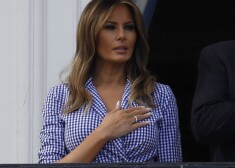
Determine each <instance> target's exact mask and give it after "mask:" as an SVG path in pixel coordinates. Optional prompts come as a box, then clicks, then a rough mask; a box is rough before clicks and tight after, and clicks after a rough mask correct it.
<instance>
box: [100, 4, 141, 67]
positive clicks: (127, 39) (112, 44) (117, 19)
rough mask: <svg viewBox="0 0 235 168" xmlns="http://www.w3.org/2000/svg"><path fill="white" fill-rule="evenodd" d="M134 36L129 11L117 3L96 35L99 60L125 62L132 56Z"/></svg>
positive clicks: (133, 26)
mask: <svg viewBox="0 0 235 168" xmlns="http://www.w3.org/2000/svg"><path fill="white" fill-rule="evenodd" d="M136 36H137V35H136V29H135V23H134V20H133V18H132V15H131V12H130V11H129V9H128V7H126V6H125V5H118V6H117V7H115V8H114V10H113V11H112V13H111V15H110V17H109V18H108V20H107V21H106V23H105V25H104V27H103V28H102V29H101V31H100V33H99V35H98V46H97V52H98V59H99V61H103V63H105V62H109V63H126V62H127V61H128V60H129V59H130V58H131V56H132V53H133V50H134V47H135V42H136V38H137V37H136Z"/></svg>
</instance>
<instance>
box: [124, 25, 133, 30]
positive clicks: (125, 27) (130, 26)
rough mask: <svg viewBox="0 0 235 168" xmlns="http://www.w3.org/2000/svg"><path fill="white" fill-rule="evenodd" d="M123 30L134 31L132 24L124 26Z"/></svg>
mask: <svg viewBox="0 0 235 168" xmlns="http://www.w3.org/2000/svg"><path fill="white" fill-rule="evenodd" d="M124 29H125V30H135V25H134V24H128V25H125V26H124Z"/></svg>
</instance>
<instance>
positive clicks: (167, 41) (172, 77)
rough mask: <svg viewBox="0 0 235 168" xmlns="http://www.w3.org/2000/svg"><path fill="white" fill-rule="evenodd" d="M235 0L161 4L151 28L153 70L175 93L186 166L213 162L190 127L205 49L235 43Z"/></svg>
mask: <svg viewBox="0 0 235 168" xmlns="http://www.w3.org/2000/svg"><path fill="white" fill-rule="evenodd" d="M234 3H235V2H234V0H230V1H229V0H211V1H209V0H158V1H157V4H156V7H155V11H154V14H153V18H152V21H151V23H150V26H149V45H150V59H149V65H148V67H149V69H150V70H151V71H152V72H153V73H154V74H155V75H156V77H157V80H158V82H160V83H164V84H167V85H169V86H170V87H171V89H172V90H173V92H174V94H175V96H176V100H177V104H178V108H179V121H180V129H181V138H182V150H183V158H184V160H183V161H185V162H199V161H200V162H201V161H203V162H204V161H210V158H209V146H208V145H206V144H199V143H197V142H196V141H195V140H194V138H193V135H192V132H191V126H190V112H191V104H192V99H193V95H194V91H195V86H196V81H197V63H198V58H199V55H200V51H201V49H202V48H203V47H205V46H207V45H210V44H212V43H216V42H219V41H224V40H231V39H235V5H234Z"/></svg>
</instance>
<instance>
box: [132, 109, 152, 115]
mask: <svg viewBox="0 0 235 168" xmlns="http://www.w3.org/2000/svg"><path fill="white" fill-rule="evenodd" d="M151 110H152V109H151V108H141V109H137V110H134V111H132V112H129V114H130V116H135V115H142V114H146V113H149V112H151Z"/></svg>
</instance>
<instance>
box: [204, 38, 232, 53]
mask: <svg viewBox="0 0 235 168" xmlns="http://www.w3.org/2000/svg"><path fill="white" fill-rule="evenodd" d="M234 52H235V40H230V41H221V42H218V43H214V44H211V45H208V46H206V47H204V48H203V49H202V51H201V55H205V56H204V57H206V56H207V57H212V56H213V57H216V56H221V55H229V53H234Z"/></svg>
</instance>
